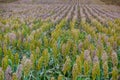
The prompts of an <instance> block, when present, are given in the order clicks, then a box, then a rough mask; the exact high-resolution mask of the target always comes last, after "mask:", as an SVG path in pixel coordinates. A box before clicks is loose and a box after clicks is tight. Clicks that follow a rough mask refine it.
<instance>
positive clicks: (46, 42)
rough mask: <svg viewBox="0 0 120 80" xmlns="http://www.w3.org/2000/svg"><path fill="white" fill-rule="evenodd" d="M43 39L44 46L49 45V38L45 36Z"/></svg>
mask: <svg viewBox="0 0 120 80" xmlns="http://www.w3.org/2000/svg"><path fill="white" fill-rule="evenodd" d="M43 40H44V46H45V47H47V46H48V39H47V37H46V36H45V37H44V38H43Z"/></svg>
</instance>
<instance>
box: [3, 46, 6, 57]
mask: <svg viewBox="0 0 120 80" xmlns="http://www.w3.org/2000/svg"><path fill="white" fill-rule="evenodd" d="M3 53H4V56H6V55H7V47H6V45H5V44H4V45H3Z"/></svg>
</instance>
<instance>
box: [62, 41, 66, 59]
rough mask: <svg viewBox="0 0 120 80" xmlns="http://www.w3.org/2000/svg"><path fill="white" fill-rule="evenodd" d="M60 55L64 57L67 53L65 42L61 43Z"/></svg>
mask: <svg viewBox="0 0 120 80" xmlns="http://www.w3.org/2000/svg"><path fill="white" fill-rule="evenodd" d="M62 55H63V56H64V58H65V57H66V55H67V51H66V44H65V43H64V44H63V45H62Z"/></svg>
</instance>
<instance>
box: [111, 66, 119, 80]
mask: <svg viewBox="0 0 120 80" xmlns="http://www.w3.org/2000/svg"><path fill="white" fill-rule="evenodd" d="M112 80H118V69H117V67H116V66H115V67H113V70H112Z"/></svg>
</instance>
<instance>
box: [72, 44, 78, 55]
mask: <svg viewBox="0 0 120 80" xmlns="http://www.w3.org/2000/svg"><path fill="white" fill-rule="evenodd" d="M72 54H73V55H76V54H77V45H76V44H73V51H72Z"/></svg>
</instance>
